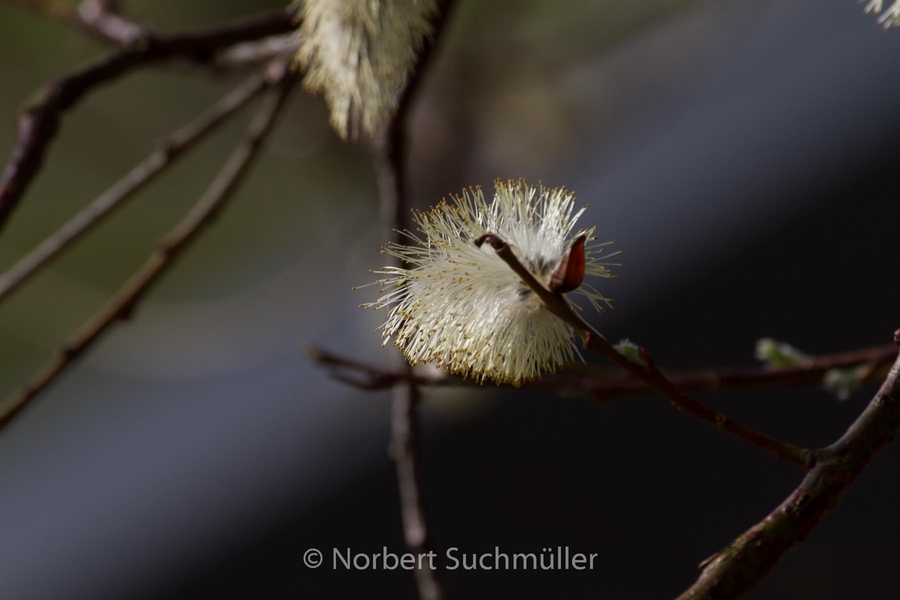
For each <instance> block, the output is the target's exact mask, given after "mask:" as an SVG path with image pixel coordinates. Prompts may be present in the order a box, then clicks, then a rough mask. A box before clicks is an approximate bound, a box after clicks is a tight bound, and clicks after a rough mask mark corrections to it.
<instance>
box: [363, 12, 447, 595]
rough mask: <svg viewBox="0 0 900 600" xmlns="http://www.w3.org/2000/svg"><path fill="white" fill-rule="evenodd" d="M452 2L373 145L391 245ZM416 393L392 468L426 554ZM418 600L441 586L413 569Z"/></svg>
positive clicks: (401, 221) (400, 392)
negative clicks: (410, 140)
mask: <svg viewBox="0 0 900 600" xmlns="http://www.w3.org/2000/svg"><path fill="white" fill-rule="evenodd" d="M451 4H452V2H451V1H450V0H443V1H441V2H439V13H438V16H437V17H436V20H435V22H434V35H433V36H432V37H431V39H430V40H428V44H427V45H426V47H425V49H424V50H423V52H422V54H421V55H420V56H419V60H418V61H417V63H416V68H415V72H414V73H413V74H411V75H410V77H409V80H408V81H407V84H406V86H405V88H404V89H403V90H402V92H401V94H400V97H399V102H398V109H397V112H396V114H395V115H394V117H393V119H391V121H390V122H389V123H388V124H387V126H386V127H385V128H384V130H383V131H382V132H381V134H380V135H379V136H377V138H376V139H375V140H373V151H374V153H375V171H376V175H377V178H378V189H379V197H380V199H381V215H382V221H383V223H384V227H385V229H386V230H387V231H388V232H390V234H391V237H392V238H394V240H395V241H399V240H400V234H399V233H398V231H399V230H402V229H403V228H404V227H405V226H406V225H407V220H408V218H409V217H408V214H407V213H408V211H409V202H408V198H407V180H406V158H407V157H406V154H407V147H406V132H405V128H406V125H407V123H406V121H407V115H408V114H409V108H410V106H411V104H412V101H413V99H414V98H415V96H416V92H417V91H418V88H419V86H420V84H421V81H422V75H423V73H425V71H426V70H427V67H428V64H429V62H430V61H431V60H432V58H433V56H434V47H435V43H436V41H437V39H438V37H439V36H440V33H441V30H442V29H443V26H444V23H445V22H446V19H447V14H448V12H449V11H450V9H451ZM403 369H404V372H406V373H407V374H411V367H409V365H406V364H405V363H404V366H403ZM419 400H420V393H419V389H418V387H417V386H416V385H415V383H413V382H411V381H397V382H396V383H395V385H394V386H393V398H392V403H391V446H390V450H391V455H392V456H393V457H394V460H395V462H396V464H397V483H398V488H399V492H400V510H401V517H402V520H403V537H404V539H405V541H406V545H407V546H408V547H409V548H410V550H412V551H413V552H415V553H419V554H422V553H426V552H429V551H430V549H431V541H430V533H429V529H428V525H427V521H426V516H425V506H424V501H423V493H422V482H421V473H422V458H421V454H420V451H419V419H418V415H417V408H418V403H419ZM415 575H416V583H417V585H418V589H419V597H420V598H421V599H422V600H438V599H439V598H441V597H442V592H441V587H440V585H439V583H438V580H437V575H436V573H435V571H434V570H432V569H428V568H418V569H416V571H415Z"/></svg>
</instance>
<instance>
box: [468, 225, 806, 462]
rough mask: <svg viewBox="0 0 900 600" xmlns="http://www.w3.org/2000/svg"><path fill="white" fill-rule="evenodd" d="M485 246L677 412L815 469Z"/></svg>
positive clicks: (508, 254)
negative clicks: (699, 396)
mask: <svg viewBox="0 0 900 600" xmlns="http://www.w3.org/2000/svg"><path fill="white" fill-rule="evenodd" d="M484 243H488V244H490V245H491V247H493V248H494V250H495V251H496V252H497V256H499V257H500V258H501V259H503V261H504V262H505V263H506V264H508V265H509V267H510V268H511V269H512V270H513V271H514V272H515V273H516V274H517V275H518V276H519V277H520V278H521V279H522V281H524V282H525V283H526V284H527V285H528V287H530V288H531V289H532V291H534V293H535V294H537V295H538V297H539V298H540V299H541V300H542V301H543V303H544V305H545V306H546V307H547V309H548V310H550V312H552V313H553V314H555V315H556V316H558V317H559V318H561V319H562V320H564V321H565V322H566V323H568V324H569V325H571V326H572V327H573V328H574V329H575V331H577V332H578V334H579V335H580V336H581V338H582V340H583V342H584V346H585V348H587V349H589V350H591V351H593V352H596V353H598V354H600V355H601V356H603V357H604V358H606V359H607V360H609V361H610V362H612V363H614V364H616V365H618V366H619V367H621V368H622V369H624V370H625V371H627V372H628V373H629V374H631V375H632V376H633V377H635V378H637V379H639V380H641V381H642V382H643V383H644V384H646V385H647V386H649V387H650V388H652V389H653V390H655V391H656V392H658V393H659V394H660V395H661V396H663V397H664V398H666V399H667V400H668V401H669V403H670V404H672V406H673V407H675V409H677V410H679V411H681V412H684V413H687V414H689V415H691V416H692V417H695V418H697V419H699V420H701V421H703V422H704V423H707V424H709V425H712V426H713V427H715V428H717V429H720V430H721V431H724V432H726V433H728V434H729V435H732V436H733V437H736V438H737V439H739V440H741V441H743V442H746V443H748V444H750V445H751V446H754V447H756V448H759V449H760V450H762V451H763V452H766V453H768V454H770V455H772V456H774V457H775V458H777V459H779V460H783V461H785V462H788V463H791V464H793V465H795V466H798V467H800V468H801V469H804V470H808V469H809V468H811V467H812V464H813V461H814V458H815V456H814V454H813V453H812V452H811V451H810V450H808V449H806V448H800V447H797V446H793V445H791V444H787V443H785V442H781V441H779V440H776V439H775V438H772V437H769V436H767V435H765V434H762V433H760V432H758V431H754V430H753V429H750V428H749V427H747V426H746V425H743V424H741V423H738V422H737V421H734V420H733V419H730V418H728V417H726V416H725V415H723V414H722V413H720V412H718V411H716V410H713V409H712V408H710V407H708V406H706V405H705V404H703V403H702V402H700V401H698V400H696V399H694V398H692V397H691V396H688V395H687V394H686V393H685V392H684V391H682V390H681V389H680V388H679V387H678V386H677V385H675V384H674V383H673V382H672V381H670V380H669V379H667V378H666V376H665V375H663V374H662V372H660V370H659V369H658V368H656V365H654V363H653V360H652V359H651V358H650V355H649V353H647V351H646V350H644V349H643V348H640V349H639V351H640V358H641V362H642V364H638V363H637V362H632V361H631V360H629V359H628V358H626V357H625V356H623V355H622V354H620V353H619V352H618V351H617V350H616V349H615V348H613V346H612V345H611V344H610V343H609V342H607V341H606V339H605V338H604V337H603V336H602V335H600V334H599V333H597V332H596V331H594V329H593V328H592V327H591V326H590V325H589V324H588V323H587V322H586V321H585V320H584V319H582V318H581V316H579V315H578V314H577V313H576V312H575V311H574V310H573V309H572V307H571V306H570V305H569V303H568V301H567V300H566V299H565V298H564V297H563V296H562V294H557V293H554V292H551V291H550V290H548V289H547V288H545V287H544V286H543V285H541V283H540V282H539V281H537V279H535V278H534V275H532V274H531V271H529V270H528V269H527V268H525V266H524V265H522V263H521V262H520V261H519V259H518V258H517V257H516V255H515V254H514V253H513V251H512V249H511V248H510V247H509V246H508V245H507V244H506V242H504V241H503V240H501V239H500V238H499V237H497V236H496V235H494V234H490V233H489V234H486V235H483V236H481V237H480V238H478V239H477V240H475V244H476V245H478V246H480V245H482V244H484Z"/></svg>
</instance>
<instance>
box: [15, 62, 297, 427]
mask: <svg viewBox="0 0 900 600" xmlns="http://www.w3.org/2000/svg"><path fill="white" fill-rule="evenodd" d="M266 79H267V82H268V83H269V84H270V85H272V86H274V87H273V89H272V90H271V91H270V92H269V94H268V95H267V96H266V97H265V98H264V100H263V104H262V106H261V107H260V109H259V112H258V113H257V115H256V116H255V117H254V119H253V121H252V122H251V123H250V126H249V127H248V128H247V131H246V133H245V135H244V138H243V139H242V140H241V142H240V143H239V144H238V146H237V147H236V148H235V149H234V151H233V152H232V153H231V156H229V158H228V160H227V162H226V163H225V165H224V166H223V168H222V170H221V171H220V172H219V174H218V175H217V176H216V178H215V179H214V180H213V181H212V183H211V184H210V186H209V188H208V189H207V190H206V192H205V193H204V194H203V196H201V198H200V199H199V200H198V201H197V203H196V204H195V205H194V206H193V207H192V208H191V210H190V211H189V212H188V213H187V215H185V217H184V218H183V219H182V220H181V221H180V222H179V223H178V224H177V225H176V226H175V228H174V229H172V231H171V232H169V234H168V235H167V236H166V237H165V238H163V239H162V240H161V242H160V243H159V246H158V247H157V249H156V251H155V252H154V253H153V254H152V255H150V257H149V258H148V259H147V261H146V262H145V263H144V264H143V265H142V266H141V267H140V268H139V269H138V270H137V272H135V274H134V275H132V277H131V278H130V279H129V280H128V281H127V282H126V283H125V284H124V285H123V286H122V287H121V288H119V290H118V291H117V292H116V293H115V294H114V295H113V296H112V297H111V298H110V299H109V300H108V301H107V303H106V304H105V305H104V306H103V307H102V308H101V309H100V310H99V311H98V312H97V313H96V314H94V316H93V317H91V318H90V319H89V320H88V321H87V322H86V323H85V324H84V325H83V326H82V327H81V328H80V329H79V330H78V331H76V332H75V334H74V335H73V336H72V337H70V338H69V339H68V340H67V341H66V342H65V343H64V344H63V346H62V347H61V348H60V349H59V350H58V351H57V352H56V354H54V355H53V357H51V358H50V360H49V361H48V362H47V363H46V364H45V365H44V366H43V367H42V368H41V369H39V370H38V371H37V373H35V374H34V376H33V377H32V378H31V379H30V380H29V381H28V382H27V383H26V384H25V385H24V386H22V387H21V388H20V389H19V390H18V391H16V392H15V393H13V394H12V395H11V396H9V397H8V398H7V399H6V400H5V401H4V402H3V403H2V404H0V427H3V426H5V425H7V424H9V422H10V421H11V420H12V419H13V418H14V417H15V416H16V415H18V414H20V413H21V411H22V410H23V409H24V408H26V407H27V406H28V405H29V403H30V402H31V401H32V400H34V399H35V398H36V397H37V396H38V395H39V394H40V393H41V392H43V391H44V390H46V389H47V387H49V386H50V384H52V383H53V382H54V381H56V379H57V378H58V377H59V376H60V375H61V374H62V373H63V372H65V371H66V370H67V369H68V368H69V367H71V366H72V365H73V364H74V363H75V361H76V360H77V359H78V358H79V357H80V356H81V355H82V354H83V353H84V352H85V351H87V350H88V349H89V348H90V347H91V346H93V345H94V343H95V342H97V340H99V339H100V337H101V336H102V335H103V334H104V333H106V332H107V331H108V330H109V329H110V327H111V326H112V325H113V324H115V323H116V322H118V321H119V320H121V319H125V318H127V317H128V316H129V315H130V314H131V313H132V312H133V311H134V308H135V307H136V305H137V304H138V303H139V302H140V300H141V299H142V298H143V296H144V294H146V293H147V291H148V290H149V289H150V288H151V287H152V286H153V284H155V283H156V282H157V281H158V280H159V278H160V277H161V276H162V275H163V274H164V273H165V272H166V271H167V270H168V269H169V268H170V267H171V266H172V265H173V264H175V262H176V259H177V258H178V257H179V256H181V254H182V253H183V252H184V251H185V250H186V249H187V248H188V247H189V245H190V244H191V242H193V241H194V240H196V239H197V237H198V235H199V234H200V233H201V232H203V231H204V230H205V229H206V228H207V227H208V226H209V225H210V224H211V223H212V221H213V219H214V217H215V216H216V215H218V214H219V212H220V211H221V210H222V209H223V208H224V207H225V205H226V204H227V202H228V200H230V199H231V198H232V196H233V195H234V192H235V190H237V188H238V185H239V184H240V182H241V181H243V178H244V176H245V175H246V174H247V171H248V169H249V168H250V166H251V165H252V164H253V161H254V159H255V158H256V156H257V155H258V151H259V149H260V146H261V144H262V142H263V140H264V139H265V138H266V136H267V135H268V133H269V132H270V131H271V129H272V126H273V124H274V123H275V119H276V117H277V116H278V114H279V113H280V111H281V107H282V106H283V105H284V100H285V98H286V96H287V93H288V91H289V89H290V87H291V83H292V82H293V77H292V76H291V75H290V73H289V70H288V63H287V61H284V60H280V61H278V62H277V63H273V64H272V65H271V66H270V68H269V70H268V72H267V74H266Z"/></svg>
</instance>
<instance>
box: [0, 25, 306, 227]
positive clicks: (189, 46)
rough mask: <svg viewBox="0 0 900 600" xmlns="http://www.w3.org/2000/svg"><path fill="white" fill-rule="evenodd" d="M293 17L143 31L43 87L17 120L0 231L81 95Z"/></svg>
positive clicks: (266, 31) (278, 29)
mask: <svg viewBox="0 0 900 600" xmlns="http://www.w3.org/2000/svg"><path fill="white" fill-rule="evenodd" d="M293 19H294V17H293V13H292V12H290V11H279V12H276V13H271V14H264V15H260V16H255V17H250V18H244V19H240V20H238V21H235V22H231V23H227V24H224V25H220V26H217V27H212V28H206V29H202V30H198V31H193V32H186V33H175V34H153V33H149V32H148V33H147V35H144V36H142V37H141V38H140V39H139V40H137V41H135V42H134V43H131V44H130V45H129V46H127V47H125V48H123V49H122V50H118V51H116V52H114V53H112V54H110V55H108V56H105V57H103V58H101V59H99V60H96V61H94V62H92V63H90V64H88V65H86V66H84V67H81V68H78V69H76V70H74V71H72V72H71V73H69V74H67V75H64V76H63V77H61V78H59V79H57V80H56V81H53V82H51V83H50V84H48V85H46V86H44V88H43V89H41V90H40V91H39V92H38V93H37V94H36V96H35V97H34V98H33V99H32V100H31V101H30V102H28V103H27V105H26V107H25V109H24V111H23V114H22V115H21V117H20V118H19V135H18V139H17V141H16V144H15V146H14V147H13V152H12V157H11V158H10V160H9V163H8V164H7V165H6V169H5V170H4V171H3V175H2V177H0V230H2V228H3V225H4V223H5V222H6V220H7V219H8V218H9V215H10V214H11V213H12V211H13V209H15V207H16V205H17V204H18V202H19V200H20V199H21V198H22V196H23V195H24V193H25V191H26V190H27V189H28V186H29V185H30V184H31V182H32V180H33V179H34V176H35V175H36V174H37V172H38V170H39V169H40V167H41V164H42V163H43V160H44V153H45V152H46V150H47V147H48V145H49V144H50V142H51V141H52V140H53V138H54V136H55V135H56V132H57V129H58V128H59V121H60V117H61V116H62V114H63V113H65V112H66V111H67V110H68V109H70V108H71V107H72V106H74V105H75V104H76V103H77V102H78V101H79V100H80V99H81V98H82V97H83V96H84V95H85V94H86V93H87V92H89V91H90V90H92V89H93V88H95V87H96V86H98V85H101V84H103V83H107V82H109V81H112V80H113V79H115V78H117V77H120V76H122V75H124V74H125V73H127V72H128V71H130V70H132V69H134V68H135V67H138V66H142V65H147V64H151V63H154V62H161V61H165V60H170V59H174V58H181V59H186V60H193V61H200V62H204V61H209V60H211V59H212V58H213V56H214V55H215V53H216V52H217V51H219V50H222V49H224V48H228V47H230V46H233V45H234V44H237V43H240V42H246V41H252V40H258V39H261V38H265V37H268V36H271V35H277V34H281V33H286V32H288V31H291V30H292V29H293V28H294V23H293Z"/></svg>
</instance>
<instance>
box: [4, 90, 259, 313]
mask: <svg viewBox="0 0 900 600" xmlns="http://www.w3.org/2000/svg"><path fill="white" fill-rule="evenodd" d="M265 87H266V81H265V79H264V78H263V76H262V75H260V74H258V73H254V74H253V75H251V76H250V77H249V78H248V79H247V80H246V81H245V82H244V83H243V84H241V85H240V86H239V87H237V88H235V89H234V90H232V91H231V92H229V93H228V94H226V95H225V96H224V97H223V98H222V99H221V100H219V101H218V102H217V103H216V104H215V105H214V106H212V107H211V108H210V109H209V110H208V111H206V112H205V113H203V114H202V115H200V116H199V117H198V118H196V119H195V120H194V121H191V122H190V123H188V124H187V125H185V126H184V127H182V128H181V129H179V130H178V131H176V132H174V133H172V134H171V135H169V136H168V137H166V138H165V139H163V140H162V141H160V143H159V144H158V145H157V149H156V150H155V151H154V152H153V153H152V154H150V156H148V157H147V158H146V159H144V161H143V162H141V163H140V164H138V165H137V166H136V167H134V168H133V169H132V170H131V171H130V172H129V173H128V174H127V175H125V177H123V178H122V179H120V180H119V181H117V182H116V183H115V184H113V186H112V187H110V188H109V189H108V190H106V191H105V192H103V193H102V194H100V195H99V196H98V197H97V198H96V199H95V200H93V201H92V202H91V203H90V204H88V205H87V206H86V207H85V208H84V209H83V210H81V212H79V213H78V214H76V215H75V216H74V217H72V218H71V219H70V220H69V221H68V222H66V223H65V224H64V225H63V226H62V227H60V228H59V229H58V230H57V231H55V232H54V233H53V234H52V235H50V236H49V237H47V238H46V239H45V240H44V241H43V242H41V243H40V245H38V246H37V247H36V248H34V250H32V251H31V252H29V253H28V254H26V255H25V256H23V257H22V258H21V259H20V260H19V261H18V262H17V263H16V264H14V265H13V266H12V267H10V268H9V269H8V270H7V271H6V272H5V273H3V274H2V275H0V302H2V301H3V300H4V299H5V298H6V297H7V296H8V295H9V294H11V293H12V292H13V291H14V290H15V289H17V288H18V287H19V286H20V285H22V284H23V283H24V282H25V281H27V280H28V279H29V278H31V277H32V276H33V275H34V274H35V273H37V272H38V271H39V270H40V269H41V268H42V267H44V266H46V265H47V264H49V263H50V261H52V260H53V258H55V257H56V256H57V255H58V254H59V253H60V252H62V251H63V250H65V249H66V248H67V247H69V245H70V244H71V243H72V242H74V241H76V240H77V239H79V238H80V237H81V236H83V235H85V234H86V233H88V232H89V231H90V230H91V229H93V228H94V227H95V226H96V225H98V224H100V223H101V222H102V221H103V220H104V219H105V218H106V217H108V216H109V215H110V214H112V212H113V211H114V210H115V209H117V208H120V207H121V206H122V205H123V204H124V203H125V201H126V200H128V199H129V198H131V197H133V196H134V194H135V193H136V192H138V191H139V190H141V189H142V188H143V187H144V186H146V185H147V184H149V183H150V182H151V181H153V180H154V179H155V177H156V176H157V175H159V174H160V173H162V172H163V171H164V170H165V169H166V168H168V167H170V166H172V165H173V164H175V162H176V161H177V159H178V158H179V157H180V156H182V154H183V153H184V151H185V150H187V149H188V148H190V147H191V146H192V145H194V144H196V143H197V142H199V141H200V140H202V139H203V138H204V137H206V135H207V134H208V133H210V132H211V131H213V130H214V129H215V128H216V127H217V126H218V125H220V124H222V123H223V122H225V120H226V119H227V118H228V117H230V116H232V115H234V114H235V113H236V112H237V111H238V110H239V109H241V108H242V107H243V106H245V105H246V104H247V103H248V102H249V101H250V100H252V99H253V98H254V97H255V96H256V95H257V94H258V93H259V92H261V91H262V90H263V89H264V88H265Z"/></svg>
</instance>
